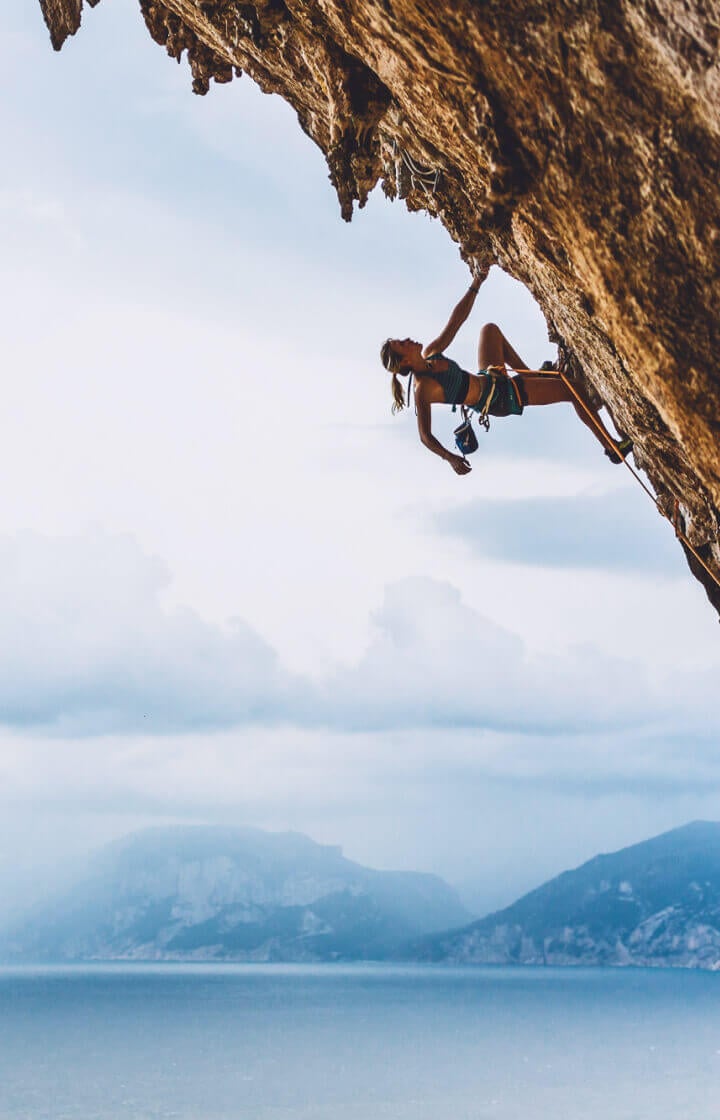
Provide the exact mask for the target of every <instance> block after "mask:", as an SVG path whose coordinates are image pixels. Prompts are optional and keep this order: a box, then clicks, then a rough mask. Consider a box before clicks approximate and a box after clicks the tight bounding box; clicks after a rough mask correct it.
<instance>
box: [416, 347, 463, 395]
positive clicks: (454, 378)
mask: <svg viewBox="0 0 720 1120" xmlns="http://www.w3.org/2000/svg"><path fill="white" fill-rule="evenodd" d="M433 358H443V359H444V360H445V361H446V362H447V364H448V368H447V369H444V370H428V372H427V373H422V374H421V375H420V376H421V377H432V379H433V381H437V383H438V385H440V386H441V388H442V391H443V393H444V394H445V404H462V403H463V402H464V400H465V398H466V396H467V393H468V389H469V388H470V374H469V373H467V372H466V370H464V369H461V368H460V366H459V365H458V364H457V362H454V361H453V360H452V358H446V357H445V355H444V354H429V355H428V359H427V360H428V361H431V360H432V359H433Z"/></svg>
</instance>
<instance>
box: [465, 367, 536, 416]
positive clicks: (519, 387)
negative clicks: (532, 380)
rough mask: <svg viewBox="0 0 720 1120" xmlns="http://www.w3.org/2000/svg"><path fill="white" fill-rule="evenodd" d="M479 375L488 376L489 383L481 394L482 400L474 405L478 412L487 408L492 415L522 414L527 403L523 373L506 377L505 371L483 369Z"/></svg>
mask: <svg viewBox="0 0 720 1120" xmlns="http://www.w3.org/2000/svg"><path fill="white" fill-rule="evenodd" d="M479 376H480V377H485V378H487V385H486V387H485V388H484V390H483V392H482V393H481V394H480V400H479V401H478V403H477V404H476V405H474V406H473V407H474V408H475V410H476V412H484V411H485V410H486V409H487V412H489V414H490V415H491V416H522V413H523V408H524V407H525V405H526V404H527V395H526V393H525V386H524V385H523V379H522V374H518V375H517V376H516V377H506V376H505V374H503V373H493V371H492V370H486V369H481V370H480V372H479ZM488 400H489V404H488Z"/></svg>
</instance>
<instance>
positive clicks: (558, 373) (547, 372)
mask: <svg viewBox="0 0 720 1120" xmlns="http://www.w3.org/2000/svg"><path fill="white" fill-rule="evenodd" d="M548 365H549V363H547V362H546V363H544V368H543V369H518V370H515V373H521V374H522V373H530V374H534V375H535V376H537V375H538V374H540V375H541V376H542V377H559V378H560V380H561V381H562V383H563V385H564V386H565V388H566V389H567V390H568V392H570V393H571V394H572V396H573V397H574V398H575V400H576V401H577V402H578V404H579V405H580V407H581V408H582V410H583V411H584V413H585V415H586V416H588V418H589V419H590V422H591V423H592V424H593V426H594V427H595V428H596V430H597V431H598V432H599V433H600V437H601V439H602V441H603V443H604V442H605V432H604V431H603V428H602V425H601V424H600V422H599V420H598V419H597V417H596V416H595V415H594V413H593V412H592V411H591V410H590V409H589V408H588V406H587V405H586V404H585V401H584V400H583V399H582V397H581V396H580V394H579V393H578V392H576V390H575V388H574V387H573V385H572V383H571V381H570V380H569V378H567V377H566V376H565V374H564V373H563V372H562V370H559V369H556V370H551V369H548V368H547V367H548ZM613 450H614V451H615V453H616V454H617V456H618V458H619V459H620V460H621V462H623V463H624V464H625V466H626V467H627V469H628V470H629V471H630V474H631V475H632V476H633V478H634V479H635V480H636V482H639V483H640V485H641V486H642V488H643V490H644V491H645V493H646V494H647V496H648V497H649V498H650V500H651V501H652V502H653V504H654V505H655V508H656V509H657V511H658V513H659V514H660V516H661V517H663V518H664V519H665V520H666V521H669V522H670V524H671V525H672V527H673V529H674V530H675V536H676V537H677V538H678V540H679V541H682V543H683V544H684V545H685V547H686V548H687V549H688V551H689V552H691V553H692V555H693V556H694V557H695V559H696V560H697V562H698V564H700V565H701V567H703V568H704V569H705V571H706V572H707V574H708V575H709V576H710V579H711V580H713V582H714V583H716V584H717V586H718V587H720V576H717V575H716V574H715V572H713V570H712V568H710V567H708V565H707V563H706V562H705V560H703V558H702V556H700V555H699V553H698V552H697V550H696V549H695V548H694V547H693V545H692V544H691V543H690V541H689V540H688V538H687V537H686V535H685V533H683V531H682V529H681V528H680V503H679V501H678V499H677V498H675V499H674V503H673V514H672V517H670V516H669V515H668V514H667V513H666V512H665V510H664V509H663V508H662V506H661V505H660V502H659V501H658V499H657V498H656V496H655V495H654V494H653V492H652V490H651V489H650V487H649V486H646V484H645V483H644V482H643V480H642V479H641V477H640V475H639V474H638V473H637V471H636V470H635V469H634V468H633V467H632V466H631V465H630V463H628V461H627V454H629V452H626V453H623V452H622V451H620V449H619V448H618V446H617V444H614V445H613Z"/></svg>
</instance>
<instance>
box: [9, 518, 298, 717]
mask: <svg viewBox="0 0 720 1120" xmlns="http://www.w3.org/2000/svg"><path fill="white" fill-rule="evenodd" d="M169 583H170V577H169V574H168V572H167V569H166V568H165V566H164V564H163V563H162V562H161V561H159V560H158V559H157V558H155V557H150V556H147V555H145V554H144V553H143V552H142V551H141V549H140V548H139V547H138V545H137V543H136V542H135V541H134V540H133V539H132V538H131V537H129V536H110V535H108V534H105V533H102V532H99V531H96V532H92V533H90V534H87V535H85V536H82V537H79V536H77V537H69V536H68V537H55V538H49V537H44V536H41V535H40V534H37V533H30V532H28V533H22V534H19V535H18V536H17V537H15V538H3V539H2V540H1V541H0V618H2V623H3V641H2V644H1V645H0V712H1V713H2V722H3V723H5V724H6V725H10V726H19V727H26V728H29V727H46V728H52V729H54V730H55V731H56V732H58V733H69V734H70V733H75V734H89V733H92V732H94V733H96V734H102V733H108V732H112V731H115V730H118V729H122V730H125V731H131V732H132V731H135V732H137V731H139V730H141V729H146V730H153V729H154V730H156V731H157V730H160V731H162V732H164V733H166V732H168V731H172V730H190V729H193V728H198V727H203V728H206V729H209V728H213V727H219V726H228V725H230V724H233V723H243V722H256V721H262V720H263V719H267V718H270V716H271V715H272V716H273V717H274V716H275V713H277V711H278V710H282V709H283V708H284V707H287V706H288V704H289V698H290V697H292V694H293V691H294V687H295V685H294V682H293V679H292V677H291V676H290V675H289V674H288V673H286V672H284V671H283V670H282V669H281V667H280V666H279V665H278V660H277V656H276V654H275V652H274V651H273V650H272V649H271V648H270V646H268V644H267V643H266V642H264V641H263V639H262V638H261V637H260V636H259V635H258V634H257V633H256V632H255V631H254V630H253V629H252V628H251V627H249V626H248V625H247V624H246V623H244V622H242V621H241V620H233V621H231V622H230V623H229V625H228V626H227V627H219V626H213V625H211V624H209V623H207V622H205V621H203V620H202V619H201V618H200V617H199V616H198V615H196V614H195V613H194V612H193V611H190V610H187V609H174V610H165V609H163V606H162V602H161V599H162V594H163V592H164V591H165V590H166V588H167V587H168V585H169Z"/></svg>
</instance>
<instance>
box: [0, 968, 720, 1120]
mask: <svg viewBox="0 0 720 1120" xmlns="http://www.w3.org/2000/svg"><path fill="white" fill-rule="evenodd" d="M715 1116H720V975H717V974H715V973H707V972H699V971H673V970H659V969H658V970H644V969H541V968H537V969H535V968H517V969H507V968H447V967H440V966H427V967H394V966H382V965H378V966H375V965H367V966H362V965H357V966H351V967H346V966H339V965H338V966H335V965H324V966H319V967H302V966H297V967H294V966H293V967H290V966H284V965H273V966H262V965H222V966H221V965H213V964H203V965H143V964H134V965H124V964H123V965H119V964H118V965H105V966H103V965H96V966H88V967H85V966H82V967H44V968H8V969H0V1117H1V1118H2V1120H121V1118H122V1120H171V1118H172V1120H486V1118H487V1120H705V1118H708V1120H710V1118H712V1117H715Z"/></svg>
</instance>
